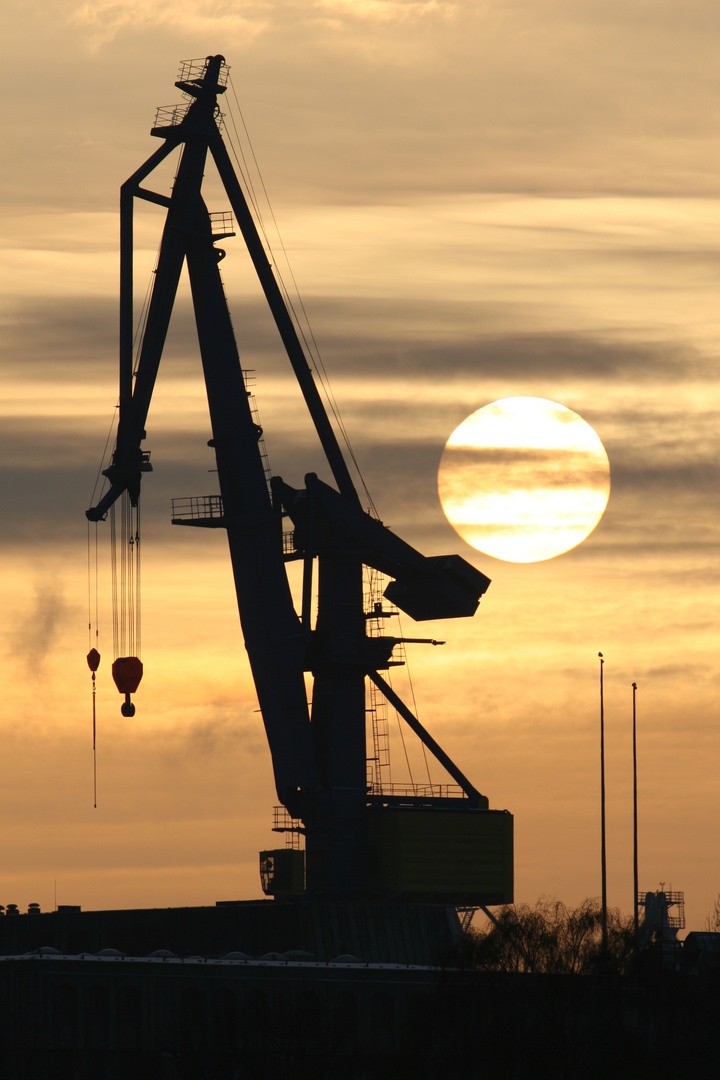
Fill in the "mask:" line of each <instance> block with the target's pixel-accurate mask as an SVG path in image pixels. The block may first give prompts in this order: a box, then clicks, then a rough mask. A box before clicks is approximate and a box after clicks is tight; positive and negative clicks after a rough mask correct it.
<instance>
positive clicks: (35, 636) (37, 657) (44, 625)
mask: <svg viewBox="0 0 720 1080" xmlns="http://www.w3.org/2000/svg"><path fill="white" fill-rule="evenodd" d="M34 592H35V598H34V601H33V602H31V603H30V604H29V605H28V607H27V608H26V609H25V610H23V611H22V612H17V613H15V615H14V616H13V615H12V614H11V615H10V617H9V619H8V625H9V626H10V627H11V629H9V630H6V639H7V642H8V651H9V653H10V655H11V656H13V657H15V659H16V660H19V661H20V662H21V663H22V664H23V666H24V667H25V669H26V672H27V674H28V675H32V676H33V678H39V677H41V676H42V674H43V668H44V665H45V660H46V659H47V657H48V655H49V654H50V653H51V651H52V650H53V649H54V648H55V646H56V645H57V644H58V643H59V642H60V641H61V640H62V638H63V636H64V630H65V623H66V622H67V621H69V620H70V619H75V618H77V615H78V611H77V607H76V605H74V604H71V603H69V602H68V601H67V600H66V599H65V595H64V592H63V587H62V584H61V582H59V581H58V580H57V579H56V578H55V577H43V578H38V579H37V580H36V582H35V586H34Z"/></svg>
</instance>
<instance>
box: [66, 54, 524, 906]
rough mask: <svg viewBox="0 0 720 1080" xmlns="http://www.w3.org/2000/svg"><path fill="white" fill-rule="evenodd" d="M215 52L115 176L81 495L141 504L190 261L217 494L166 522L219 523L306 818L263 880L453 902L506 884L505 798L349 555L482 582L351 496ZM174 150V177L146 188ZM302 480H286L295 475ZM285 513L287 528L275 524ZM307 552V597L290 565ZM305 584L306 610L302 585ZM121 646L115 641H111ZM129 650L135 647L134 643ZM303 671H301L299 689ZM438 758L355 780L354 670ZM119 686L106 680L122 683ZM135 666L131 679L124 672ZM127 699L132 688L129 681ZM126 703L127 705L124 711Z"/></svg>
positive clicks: (442, 580) (276, 764) (417, 575)
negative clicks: (101, 377)
mask: <svg viewBox="0 0 720 1080" xmlns="http://www.w3.org/2000/svg"><path fill="white" fill-rule="evenodd" d="M227 72H228V68H227V65H226V63H225V60H224V58H223V57H222V56H209V57H207V58H205V59H202V60H192V61H187V62H185V63H184V64H183V65H182V67H181V71H180V75H179V78H178V81H177V82H176V83H175V85H176V87H177V88H178V89H180V90H181V91H182V92H183V94H184V95H185V103H184V104H182V105H179V106H176V107H172V108H169V109H166V110H159V112H158V116H157V118H156V122H155V126H154V127H153V128H152V131H151V134H152V135H153V136H154V137H156V138H158V139H160V140H162V144H161V146H160V147H159V149H157V150H156V151H155V153H154V154H152V155H151V156H150V157H149V158H148V160H147V161H146V162H145V163H144V164H143V165H142V166H141V167H140V168H139V169H138V170H137V171H136V172H135V173H134V174H133V175H132V176H131V177H130V178H129V180H127V181H126V183H125V184H123V186H122V190H121V251H120V262H121V273H120V277H121V283H120V406H119V421H118V431H117V441H116V445H115V449H114V453H113V457H112V462H111V464H110V466H109V467H108V468H107V469H106V470H105V476H106V477H107V479H108V481H109V486H108V488H107V491H106V493H105V494H104V495H103V496H102V497H101V498H100V501H99V502H98V503H97V505H95V506H93V507H92V508H91V509H89V510H88V511H87V517H88V518H89V520H90V521H101V520H104V519H105V517H106V516H107V514H108V511H109V509H110V507H111V506H112V505H113V503H114V502H115V501H116V500H117V499H118V498H119V497H120V496H124V495H125V493H127V497H129V500H130V503H131V504H132V505H133V506H135V505H136V504H137V502H138V499H139V497H140V487H141V480H142V477H143V473H145V472H150V471H151V466H150V461H149V454H148V452H147V451H145V450H144V449H143V442H144V440H145V438H146V431H145V427H146V418H147V414H148V409H149V406H150V401H151V397H152V394H153V390H154V387H155V380H156V376H157V374H158V367H159V364H160V359H161V356H162V352H163V346H164V343H165V339H166V335H167V331H168V325H169V322H170V318H171V314H172V309H173V304H174V301H175V297H176V293H177V289H178V283H179V280H180V276H181V271H182V269H183V266H184V264H187V270H188V274H189V279H190V287H191V293H192V304H193V308H194V313H195V320H196V324H197V333H198V340H199V345H200V355H201V360H202V367H203V372H204V378H205V385H206V388H207V396H208V404H209V412H210V420H211V427H212V438H211V440H210V442H209V444H208V445H209V446H211V447H212V448H213V450H214V453H215V458H216V462H217V475H218V481H219V488H220V495H219V496H210V497H207V498H199V499H197V500H192V505H191V507H190V511H189V513H188V514H187V515H186V516H182V515H177V516H176V517H174V521H175V522H176V523H177V524H185V525H193V526H196V527H205V528H208V527H214V528H218V527H219V528H222V529H225V530H226V532H227V537H228V544H229V550H230V559H231V562H232V570H233V575H234V583H235V590H236V593H237V602H238V609H239V613H240V621H241V625H242V632H243V636H244V640H245V647H246V649H247V654H248V658H249V662H250V668H251V671H252V677H253V680H254V683H255V687H256V691H257V697H258V701H259V705H260V711H261V713H262V719H263V723H264V726H265V732H266V736H267V741H268V744H269V748H270V753H271V757H272V765H273V770H274V778H275V785H276V789H277V796H278V799H279V800H280V802H281V804H282V806H283V807H284V808H285V810H286V811H287V815H289V818H290V819H291V821H292V822H294V823H295V825H296V827H297V828H298V829H299V830H301V831H302V832H303V833H304V834H305V851H304V852H302V851H296V850H292V849H278V850H275V851H266V852H261V871H262V878H263V887H264V889H265V891H266V892H267V893H268V894H269V895H273V896H291V895H302V894H306V895H311V896H335V897H338V896H377V897H382V898H389V899H401V900H406V901H407V900H409V901H413V900H417V901H419V902H432V903H439V902H441V903H446V904H455V905H474V904H476V905H485V904H497V903H506V902H509V901H511V900H512V891H513V856H512V845H513V834H512V825H513V819H512V815H511V814H509V813H508V812H507V811H505V810H491V809H489V807H488V800H487V798H486V797H485V796H483V795H481V794H480V792H479V791H478V790H477V789H476V788H475V787H474V786H473V784H472V783H471V782H470V781H469V780H468V779H467V777H466V776H465V775H464V774H463V772H462V771H461V770H460V769H459V768H458V766H457V765H456V764H455V763H454V762H453V761H452V760H451V759H450V758H449V757H448V755H447V754H445V753H444V751H443V750H442V749H441V748H440V746H439V745H438V744H437V743H436V742H435V740H434V739H433V738H432V736H431V735H430V734H429V733H428V732H427V731H426V730H425V728H424V727H423V726H422V725H421V724H420V722H419V721H418V719H417V717H416V716H415V715H414V714H413V713H412V711H411V710H410V709H409V708H408V707H407V705H405V703H404V702H403V701H402V700H401V699H400V697H399V696H398V694H397V693H396V692H395V691H394V689H393V688H392V687H391V686H390V683H389V681H388V680H387V679H386V678H385V677H384V675H383V674H382V673H383V672H386V670H387V668H388V667H389V666H391V665H392V664H393V660H392V657H393V650H394V649H395V648H396V647H397V646H398V645H399V644H401V643H402V641H403V640H404V639H402V638H401V637H392V636H389V635H384V634H378V635H376V636H371V635H370V634H369V633H368V619H369V618H370V617H375V618H378V619H382V617H383V608H382V601H381V602H380V604H377V603H376V604H375V605H374V607H373V612H372V613H368V612H367V611H366V610H365V607H364V596H363V567H370V568H373V569H374V570H375V571H377V572H379V573H381V574H382V575H384V576H385V577H386V578H388V579H389V583H388V585H387V587H386V588H385V591H384V596H385V598H386V600H387V601H388V602H389V603H390V604H392V605H395V606H396V607H397V608H399V609H400V610H401V611H403V612H405V613H407V614H408V615H409V616H410V617H411V618H412V619H414V620H416V621H423V620H435V619H445V618H465V617H469V616H472V615H473V614H474V613H475V611H476V609H477V607H478V604H479V601H480V598H481V596H482V595H483V594H484V593H485V591H486V590H487V588H488V586H489V584H490V581H489V579H488V578H487V577H486V576H485V575H484V574H483V573H481V572H480V571H479V570H477V569H475V568H474V567H473V566H471V565H470V564H469V563H468V562H466V561H465V560H464V559H462V558H461V557H460V556H458V555H447V556H437V555H435V556H431V557H426V556H423V555H422V554H420V552H418V551H416V550H415V549H414V548H413V547H411V546H410V545H409V544H407V543H405V542H404V541H403V540H401V539H400V538H399V537H398V536H396V535H395V534H394V533H393V532H391V531H390V530H389V529H388V528H387V527H386V526H385V525H383V523H382V522H381V521H379V520H378V519H377V518H376V517H374V516H372V515H371V514H370V513H368V512H367V511H366V510H364V509H363V507H362V505H361V501H360V498H359V496H358V493H357V490H356V488H355V485H354V483H353V480H352V478H351V474H350V472H349V470H348V467H347V464H346V461H345V458H344V457H343V454H342V451H341V449H340V445H339V443H338V439H337V437H336V435H335V431H334V428H333V426H332V424H331V422H330V419H329V417H328V415H327V412H326V410H325V407H324V405H323V401H322V398H321V396H320V394H319V392H318V389H317V385H316V382H315V379H314V376H313V373H312V370H311V367H310V365H309V363H308V359H307V356H306V353H305V351H304V347H303V345H302V344H301V340H300V336H299V334H298V332H297V330H296V327H295V323H294V321H293V318H292V316H291V314H290V311H289V309H288V307H287V305H286V303H285V300H284V298H283V294H282V291H281V288H280V285H279V283H278V280H277V278H276V275H275V272H274V271H273V268H272V266H271V264H270V262H269V260H268V256H267V254H266V251H265V248H264V246H263V243H262V241H261V239H260V235H259V233H258V229H257V227H256V224H255V220H254V218H253V215H252V214H251V212H250V209H249V206H248V201H247V199H246V196H245V193H244V191H243V188H242V186H241V184H240V182H239V180H238V178H237V176H236V173H235V170H234V168H233V165H232V163H231V158H230V155H229V153H228V150H227V148H226V145H225V142H224V139H223V134H222V124H221V118H220V112H219V106H218V99H219V98H220V97H221V95H222V94H223V93H224V92H225V90H226V86H227ZM175 150H179V151H180V158H179V165H178V168H177V173H176V176H175V181H174V184H173V186H172V190H171V192H170V194H167V195H166V194H159V193H157V192H155V191H152V190H150V189H149V188H147V187H145V186H144V184H145V181H146V179H147V178H148V177H149V175H150V174H151V173H152V172H153V171H154V170H155V169H156V167H157V166H159V165H160V164H161V162H163V161H164V160H165V159H166V158H167V157H168V156H169V155H170V154H171V153H172V152H173V151H175ZM208 159H211V160H212V162H214V164H215V167H216V169H217V172H218V174H219V177H220V180H221V182H222V185H223V187H224V190H225V192H226V194H227V197H228V199H229V201H230V205H231V207H232V211H233V214H234V217H235V221H236V222H237V226H238V228H239V231H240V233H241V234H242V237H243V239H244V242H245V245H246V247H247V250H248V252H249V255H250V258H251V260H252V263H253V266H254V268H255V272H256V273H257V276H258V279H259V281H260V284H261V286H262V290H263V292H264V294H265V298H266V300H267V303H268V306H269V308H270V312H271V314H272V317H273V319H274V321H275V324H276V327H277V330H278V332H279V335H280V339H281V341H282V345H283V346H284V348H285V351H286V353H287V357H288V359H289V361H290V364H291V366H292V369H293V371H294V373H295V376H296V378H297V381H298V384H299V388H300V391H301V393H302V397H303V398H304V401H305V405H306V407H307V409H308V411H309V414H310V417H311V419H312V422H313V425H314V428H315V431H316V433H317V437H318V439H319V441H320V445H321V447H322V450H323V452H324V456H325V458H326V460H327V465H328V467H329V474H330V475H329V476H328V478H327V479H322V478H321V477H320V476H319V475H317V474H315V473H308V474H307V475H306V476H304V478H303V482H302V484H300V485H299V486H291V484H290V483H289V482H287V481H286V480H285V479H283V478H281V477H279V476H273V477H272V478H271V480H270V482H269V483H268V480H267V478H266V475H265V471H264V468H263V459H262V454H261V449H260V445H259V439H260V435H261V431H260V429H259V427H258V424H257V423H256V418H255V417H254V415H253V410H252V407H251V402H250V400H249V392H248V389H247V385H246V378H245V374H244V372H243V370H242V368H241V364H240V358H239V353H238V347H237V344H236V339H235V334H234V331H233V327H232V324H231V320H230V314H229V310H228V304H227V301H226V297H225V291H224V286H223V282H222V279H221V276H220V269H219V263H220V261H221V259H222V257H223V256H224V254H225V253H224V251H222V250H221V249H220V248H218V247H217V246H216V245H217V244H218V242H219V241H220V240H221V239H222V238H223V237H226V236H228V235H232V232H231V231H228V230H229V229H231V227H229V226H228V225H227V217H228V216H229V215H225V216H223V217H221V219H220V220H221V221H222V222H223V223H224V224H222V225H221V226H220V228H218V227H217V220H216V218H215V217H214V215H211V214H210V213H209V212H208V210H207V208H206V206H205V203H204V201H203V197H202V190H201V189H202V181H203V174H204V172H205V168H206V165H207V163H208ZM136 199H141V200H145V201H147V202H150V203H154V204H156V205H159V206H161V207H163V208H164V209H165V210H166V211H167V215H166V220H165V226H164V229H163V233H162V240H161V244H160V250H159V255H158V261H157V267H156V271H155V274H154V284H153V287H152V294H151V298H150V302H149V308H148V313H147V318H146V322H145V326H144V331H143V334H142V340H141V344H140V347H139V352H138V359H137V363H136V365H135V367H134V364H133V207H134V202H135V200H136ZM295 483H297V480H295ZM284 522H285V523H287V524H289V525H291V526H292V531H291V532H287V531H285V532H284V531H283V523H284ZM296 560H297V561H301V562H302V603H301V610H300V611H299V612H298V611H296V609H295V606H294V601H293V596H292V592H291V588H290V583H289V580H288V563H289V562H291V561H296ZM314 588H316V589H317V609H316V611H317V613H316V618H315V620H314V623H313V620H312V614H311V608H312V606H313V605H311V597H312V596H313V590H314ZM119 659H125V660H127V659H128V658H119ZM130 659H131V658H130ZM306 673H309V674H310V676H311V679H312V698H311V704H310V706H309V705H308V701H307V697H308V695H307V690H306V684H305V677H306ZM367 680H369V681H370V682H371V683H372V684H373V685H374V686H375V688H376V690H377V691H378V692H379V693H381V694H382V695H384V696H385V697H386V699H387V700H388V702H389V703H390V705H391V706H393V707H394V708H396V709H397V711H398V713H399V715H400V717H401V718H402V719H403V720H404V721H405V722H406V723H407V724H408V725H409V726H410V727H411V728H412V730H413V731H414V732H415V734H416V735H417V736H418V737H419V738H420V739H421V740H422V742H423V743H424V745H425V747H426V748H428V749H429V750H430V751H431V752H432V754H433V755H434V756H435V757H436V758H437V759H438V761H439V762H440V763H441V764H442V765H443V767H444V768H445V769H446V771H447V772H448V773H449V775H450V777H451V778H452V780H453V782H454V785H453V786H452V790H453V791H454V792H455V793H454V794H450V793H449V792H450V790H451V785H446V786H445V787H444V788H442V789H440V788H438V789H432V788H429V789H426V790H423V791H422V792H420V793H418V792H413V791H412V790H411V791H403V792H396V791H394V790H393V789H392V788H391V786H390V785H388V787H389V790H377V789H376V787H374V786H372V785H370V786H369V785H368V776H367V747H366V723H367V715H366V681H367ZM118 685H119V688H121V689H122V687H121V686H120V684H118ZM136 685H137V683H136V682H135V683H133V685H132V689H133V690H134V688H135V686H136ZM125 694H126V698H125V700H126V705H129V699H130V690H129V689H127V688H126V690H125ZM126 715H131V711H130V709H128V712H127V713H126Z"/></svg>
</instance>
